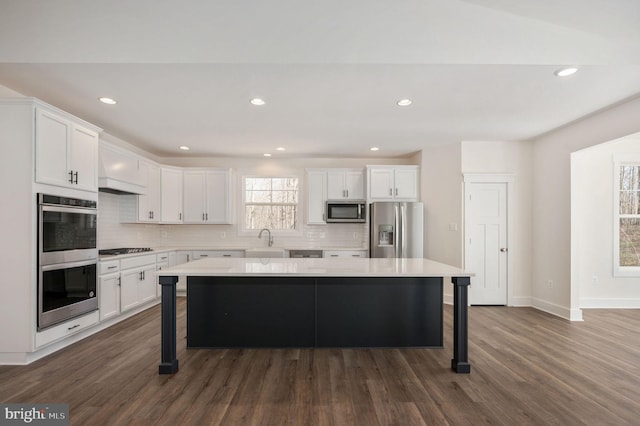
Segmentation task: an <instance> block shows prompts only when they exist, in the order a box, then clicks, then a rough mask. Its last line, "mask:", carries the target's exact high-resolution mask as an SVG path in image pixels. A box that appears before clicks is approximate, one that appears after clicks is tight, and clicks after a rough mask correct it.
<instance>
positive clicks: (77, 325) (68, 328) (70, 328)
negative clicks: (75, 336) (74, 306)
mask: <svg viewBox="0 0 640 426" xmlns="http://www.w3.org/2000/svg"><path fill="white" fill-rule="evenodd" d="M78 327H80V324H76V325H72V326H71V327H67V330H73V329H74V328H78Z"/></svg>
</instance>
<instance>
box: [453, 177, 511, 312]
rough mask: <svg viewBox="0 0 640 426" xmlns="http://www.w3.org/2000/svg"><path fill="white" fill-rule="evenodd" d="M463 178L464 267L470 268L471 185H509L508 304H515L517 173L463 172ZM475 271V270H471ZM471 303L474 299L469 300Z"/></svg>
mask: <svg viewBox="0 0 640 426" xmlns="http://www.w3.org/2000/svg"><path fill="white" fill-rule="evenodd" d="M462 180H463V182H464V195H463V205H464V237H463V238H464V244H463V247H462V250H463V258H464V262H463V263H464V268H465V270H468V265H469V259H468V258H467V253H468V252H469V246H468V241H469V239H468V235H467V229H470V227H471V224H470V223H469V222H470V220H471V219H470V218H471V214H470V210H469V209H470V206H469V203H467V202H466V201H467V196H468V195H469V193H470V191H471V185H473V184H476V183H501V184H506V186H507V249H508V251H507V283H506V287H507V306H513V294H512V293H513V292H512V291H511V277H512V276H513V258H514V255H515V254H516V253H514V250H513V249H514V245H513V204H514V197H513V194H514V184H515V175H514V174H513V173H463V174H462ZM469 272H473V271H469ZM469 302H470V303H472V302H473V300H469Z"/></svg>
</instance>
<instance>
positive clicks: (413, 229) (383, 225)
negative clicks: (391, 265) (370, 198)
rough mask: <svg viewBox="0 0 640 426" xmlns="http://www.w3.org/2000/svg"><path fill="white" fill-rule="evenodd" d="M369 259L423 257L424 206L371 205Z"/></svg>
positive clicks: (415, 204) (411, 204) (390, 203)
mask: <svg viewBox="0 0 640 426" xmlns="http://www.w3.org/2000/svg"><path fill="white" fill-rule="evenodd" d="M369 209H370V210H369V213H370V214H369V256H370V257H423V255H422V253H423V249H422V240H423V231H422V220H423V210H424V206H423V205H422V203H417V202H415V203H413V202H412V203H400V202H398V203H393V202H389V203H387V202H385V203H371V205H370V206H369Z"/></svg>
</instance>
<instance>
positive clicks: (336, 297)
mask: <svg viewBox="0 0 640 426" xmlns="http://www.w3.org/2000/svg"><path fill="white" fill-rule="evenodd" d="M157 275H158V276H159V283H160V285H161V286H162V347H161V363H160V366H159V372H160V374H173V373H176V372H177V371H178V359H177V357H176V283H177V281H178V278H179V277H180V276H186V277H187V347H188V348H194V349H195V348H219V347H425V348H442V347H443V318H442V291H443V290H442V289H443V281H444V278H445V277H451V281H452V283H453V285H454V318H453V328H454V330H453V336H454V342H453V359H452V361H451V368H452V369H453V370H454V371H455V372H457V373H469V372H470V365H469V362H468V350H467V321H468V320H467V287H468V286H469V282H470V277H471V276H472V274H470V273H467V272H465V271H463V270H461V269H459V268H455V267H453V266H449V265H445V264H442V263H439V262H435V261H432V260H428V259H369V258H359V259H327V258H319V259H282V258H280V259H277V258H269V259H260V258H208V259H201V260H198V261H195V262H191V263H188V264H183V265H178V266H175V267H172V268H168V269H164V270H162V271H158V273H157Z"/></svg>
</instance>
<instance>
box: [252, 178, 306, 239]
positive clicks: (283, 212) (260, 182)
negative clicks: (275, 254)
mask: <svg viewBox="0 0 640 426" xmlns="http://www.w3.org/2000/svg"><path fill="white" fill-rule="evenodd" d="M244 183H245V201H244V208H245V229H247V230H254V229H255V230H257V229H262V228H269V229H271V230H295V229H296V226H297V222H296V221H297V217H298V215H297V213H298V179H297V178H290V177H275V178H253V177H247V178H245V180H244Z"/></svg>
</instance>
